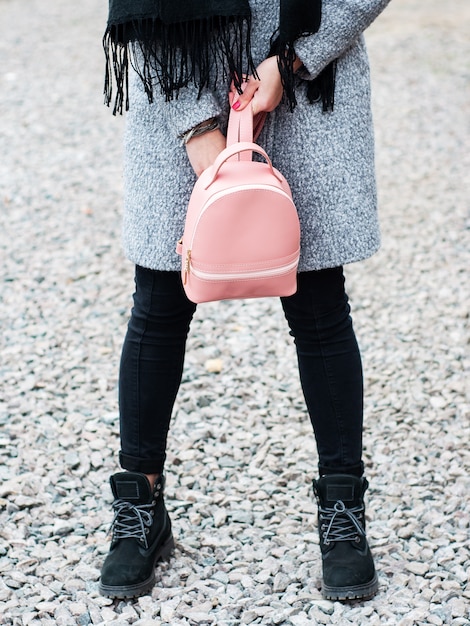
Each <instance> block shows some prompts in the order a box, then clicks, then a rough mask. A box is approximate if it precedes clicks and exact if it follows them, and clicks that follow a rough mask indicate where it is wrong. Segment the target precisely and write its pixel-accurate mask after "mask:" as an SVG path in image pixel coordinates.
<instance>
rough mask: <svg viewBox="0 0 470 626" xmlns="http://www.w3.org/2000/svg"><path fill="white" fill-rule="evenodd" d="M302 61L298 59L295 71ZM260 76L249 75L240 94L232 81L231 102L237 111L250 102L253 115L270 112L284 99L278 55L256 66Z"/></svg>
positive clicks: (295, 63)
mask: <svg viewBox="0 0 470 626" xmlns="http://www.w3.org/2000/svg"><path fill="white" fill-rule="evenodd" d="M301 65H302V62H301V61H300V59H296V60H295V62H294V71H296V70H297V69H298V68H299V67H300V66H301ZM256 73H257V74H258V77H259V78H254V77H253V76H249V77H248V80H247V82H246V84H245V87H244V89H243V93H242V94H239V93H238V92H237V90H236V89H235V86H234V85H233V83H232V86H231V89H230V104H231V105H232V107H233V108H234V109H235V110H236V111H242V110H243V109H244V108H245V107H246V106H247V105H248V103H249V102H251V106H252V109H253V115H256V114H257V113H269V112H271V111H274V109H275V108H276V107H277V105H278V104H279V103H280V102H281V100H282V95H283V93H284V88H283V86H282V81H281V75H280V73H279V68H278V65H277V57H275V56H274V57H269V58H267V59H265V60H264V61H263V62H262V63H260V64H259V65H258V67H257V68H256Z"/></svg>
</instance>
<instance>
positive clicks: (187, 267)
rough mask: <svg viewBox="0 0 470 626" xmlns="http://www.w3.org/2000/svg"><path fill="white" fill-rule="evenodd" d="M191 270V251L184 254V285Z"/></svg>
mask: <svg viewBox="0 0 470 626" xmlns="http://www.w3.org/2000/svg"><path fill="white" fill-rule="evenodd" d="M190 268H191V250H188V251H187V252H186V262H185V264H184V284H185V285H186V283H187V282H188V275H189V272H190Z"/></svg>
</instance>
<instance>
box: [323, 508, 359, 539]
mask: <svg viewBox="0 0 470 626" xmlns="http://www.w3.org/2000/svg"><path fill="white" fill-rule="evenodd" d="M319 513H320V523H321V526H320V531H321V535H322V538H323V541H324V543H325V545H329V544H330V543H333V542H335V541H356V542H359V541H360V540H361V537H365V536H366V533H365V530H364V527H363V525H362V524H361V522H360V521H359V520H362V519H364V507H363V506H358V507H352V508H350V509H348V508H346V506H345V504H344V502H342V501H341V500H338V501H337V502H336V504H335V505H334V507H333V508H329V507H325V508H320V509H319ZM358 518H359V519H358Z"/></svg>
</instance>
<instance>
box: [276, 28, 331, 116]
mask: <svg viewBox="0 0 470 626" xmlns="http://www.w3.org/2000/svg"><path fill="white" fill-rule="evenodd" d="M268 56H270V57H271V56H277V59H278V68H279V73H280V75H281V81H282V86H283V88H284V99H285V101H286V102H287V103H288V105H289V107H290V110H291V111H293V110H294V109H295V107H296V106H297V96H296V89H297V86H298V85H299V83H301V84H305V83H307V89H306V91H307V98H308V100H309V102H310V104H313V103H314V102H318V101H320V100H321V101H322V104H323V112H325V113H326V112H327V111H333V107H334V103H335V81H336V65H337V62H336V60H334V61H332V62H331V63H330V64H329V65H327V66H326V67H325V69H323V70H322V71H321V72H320V74H319V75H318V76H317V77H316V78H314V79H313V80H311V81H310V80H309V81H306V80H301V79H300V77H299V76H298V74H296V73H295V72H294V61H295V59H296V56H297V55H296V53H295V48H294V44H291V43H286V44H283V43H281V41H280V37H279V35H278V32H277V31H276V33H274V35H273V37H272V38H271V46H270V50H269V55H268Z"/></svg>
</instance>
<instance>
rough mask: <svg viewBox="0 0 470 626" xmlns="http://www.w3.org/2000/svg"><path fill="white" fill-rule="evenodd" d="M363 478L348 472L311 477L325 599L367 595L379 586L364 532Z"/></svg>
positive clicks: (366, 596) (358, 597) (364, 483)
mask: <svg viewBox="0 0 470 626" xmlns="http://www.w3.org/2000/svg"><path fill="white" fill-rule="evenodd" d="M367 487H368V482H367V480H366V479H365V478H358V477H357V476H350V475H348V474H333V475H331V476H323V477H322V478H320V479H319V480H314V481H313V489H314V492H315V496H316V498H317V503H318V531H319V534H320V549H321V553H322V560H323V585H322V593H323V596H324V597H325V598H326V599H328V600H355V599H361V598H362V599H364V598H370V597H371V596H373V595H374V594H375V593H376V591H377V588H378V582H377V575H376V573H375V567H374V561H373V559H372V554H371V552H370V549H369V546H368V544H367V539H366V533H365V527H366V524H365V514H364V492H365V490H366V489H367Z"/></svg>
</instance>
